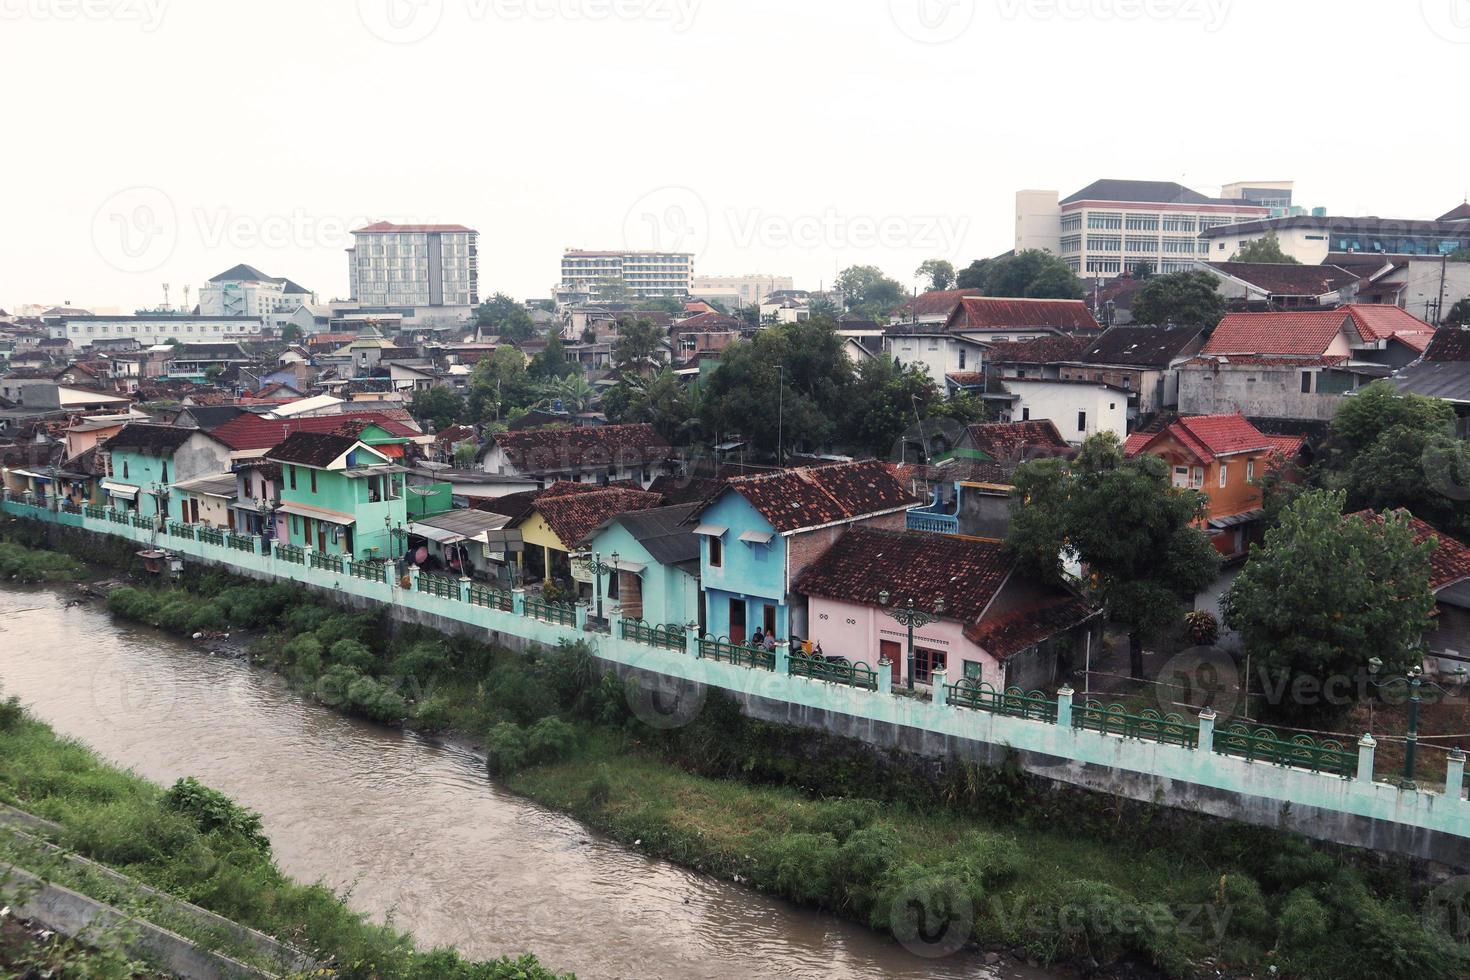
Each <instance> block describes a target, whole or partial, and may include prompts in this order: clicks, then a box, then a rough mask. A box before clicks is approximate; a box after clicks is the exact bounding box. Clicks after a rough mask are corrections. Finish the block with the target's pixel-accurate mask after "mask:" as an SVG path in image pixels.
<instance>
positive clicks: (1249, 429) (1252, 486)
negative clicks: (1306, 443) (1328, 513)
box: [1124, 413, 1302, 558]
mask: <svg viewBox="0 0 1470 980" xmlns="http://www.w3.org/2000/svg"><path fill="white" fill-rule="evenodd" d="M1301 448H1302V438H1301V436H1272V435H1267V434H1265V433H1264V432H1262V431H1261V430H1259V429H1257V428H1256V427H1255V426H1254V425H1251V424H1250V422H1249V421H1248V420H1247V419H1246V417H1245V416H1243V415H1241V414H1239V413H1236V414H1233V415H1194V416H1186V417H1182V418H1179V419H1177V420H1175V421H1174V422H1172V423H1171V424H1170V425H1169V426H1168V427H1167V428H1165V429H1163V430H1162V431H1160V432H1135V433H1134V434H1133V435H1131V436H1129V437H1128V441H1127V443H1126V444H1125V445H1124V452H1125V453H1126V454H1127V455H1128V456H1130V457H1131V456H1137V455H1138V454H1139V453H1149V454H1150V455H1153V456H1158V457H1159V458H1160V459H1162V460H1164V462H1166V463H1168V464H1169V470H1170V472H1171V473H1172V475H1173V483H1174V486H1176V487H1181V488H1188V489H1191V490H1198V491H1200V492H1201V493H1203V494H1205V495H1206V496H1207V497H1208V498H1209V504H1208V509H1207V511H1206V515H1205V519H1204V521H1203V522H1202V526H1203V527H1204V528H1205V529H1206V530H1207V531H1209V533H1210V538H1211V540H1212V541H1213V543H1214V545H1215V549H1216V550H1217V551H1219V552H1220V553H1221V554H1222V555H1225V556H1226V557H1227V558H1229V557H1235V556H1237V555H1243V554H1245V552H1246V549H1247V547H1248V546H1249V543H1250V541H1251V540H1252V537H1253V534H1254V533H1256V532H1257V531H1258V529H1259V525H1260V520H1261V518H1262V517H1263V516H1264V510H1263V504H1262V498H1261V488H1260V485H1259V481H1260V479H1261V477H1263V476H1265V474H1266V468H1267V467H1268V466H1269V465H1270V464H1271V462H1272V457H1273V456H1278V457H1284V458H1287V459H1291V458H1294V457H1295V456H1296V455H1297V454H1298V453H1299V452H1300V451H1301Z"/></svg>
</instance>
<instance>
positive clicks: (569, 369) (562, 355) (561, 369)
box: [526, 330, 577, 380]
mask: <svg viewBox="0 0 1470 980" xmlns="http://www.w3.org/2000/svg"><path fill="white" fill-rule="evenodd" d="M526 373H528V374H529V375H530V376H531V377H533V378H539V379H542V380H545V379H549V378H564V377H566V376H567V375H569V374H576V373H577V365H576V364H574V363H573V362H572V361H571V360H569V359H568V358H567V349H566V345H565V344H563V343H562V342H561V333H560V332H559V331H555V330H553V331H552V332H551V336H549V337H547V338H546V349H545V350H543V351H542V352H541V353H539V354H537V355H536V356H535V357H533V358H531V363H530V364H529V365H527V366H526Z"/></svg>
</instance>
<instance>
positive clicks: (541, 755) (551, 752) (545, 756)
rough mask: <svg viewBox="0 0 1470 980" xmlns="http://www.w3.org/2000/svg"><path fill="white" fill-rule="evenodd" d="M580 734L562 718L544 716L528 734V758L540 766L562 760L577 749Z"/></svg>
mask: <svg viewBox="0 0 1470 980" xmlns="http://www.w3.org/2000/svg"><path fill="white" fill-rule="evenodd" d="M578 734H579V733H578V732H577V729H576V728H574V727H572V726H571V725H569V724H567V723H566V722H564V721H562V720H561V719H560V718H542V719H541V720H540V721H538V722H536V724H534V725H532V726H531V730H530V732H529V733H528V734H527V736H526V753H527V759H528V760H529V761H530V762H532V763H533V764H535V765H538V766H539V765H547V764H549V763H553V762H560V761H561V760H562V759H565V758H566V757H567V756H569V755H571V754H572V751H573V750H574V749H576V747H577V741H578Z"/></svg>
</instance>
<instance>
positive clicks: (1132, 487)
mask: <svg viewBox="0 0 1470 980" xmlns="http://www.w3.org/2000/svg"><path fill="white" fill-rule="evenodd" d="M1013 482H1014V483H1015V490H1014V491H1013V496H1014V498H1015V501H1016V505H1015V508H1014V512H1013V516H1012V520H1011V528H1010V532H1009V535H1008V537H1007V544H1008V545H1009V547H1010V548H1011V549H1012V551H1013V552H1014V553H1015V554H1016V556H1017V560H1018V563H1019V564H1020V565H1022V566H1023V567H1025V568H1027V569H1029V570H1030V571H1031V572H1033V573H1034V574H1037V575H1039V576H1041V577H1042V578H1043V579H1049V580H1052V581H1060V580H1061V578H1062V562H1063V560H1064V556H1069V557H1072V558H1075V559H1076V560H1078V561H1080V562H1081V563H1082V564H1083V565H1084V566H1085V567H1086V569H1087V572H1088V574H1089V576H1090V577H1089V582H1090V584H1091V588H1092V590H1093V591H1094V593H1095V594H1096V595H1097V596H1098V597H1099V598H1100V599H1102V601H1103V602H1104V603H1106V605H1107V607H1108V612H1109V615H1110V616H1111V617H1112V618H1113V620H1114V621H1115V622H1118V623H1121V624H1123V625H1124V626H1125V627H1126V628H1127V629H1128V633H1129V647H1130V667H1131V669H1132V671H1133V675H1134V676H1135V677H1139V676H1142V674H1143V644H1144V642H1146V641H1147V640H1149V639H1151V638H1152V637H1154V636H1157V635H1158V634H1159V633H1161V632H1162V631H1163V630H1165V629H1166V628H1167V627H1168V626H1169V625H1170V624H1171V623H1174V622H1176V621H1177V620H1178V618H1179V616H1180V614H1181V611H1182V608H1183V604H1184V602H1185V601H1186V600H1188V599H1190V598H1192V597H1193V596H1194V595H1196V594H1197V593H1198V592H1199V591H1200V590H1201V589H1203V588H1205V586H1207V585H1209V584H1210V583H1211V582H1213V581H1214V580H1215V576H1216V575H1217V574H1218V572H1219V568H1220V555H1219V553H1218V552H1217V551H1216V550H1215V549H1214V547H1213V546H1212V545H1211V544H1210V541H1209V538H1207V537H1206V536H1205V534H1204V532H1203V531H1201V530H1200V529H1199V528H1198V527H1196V526H1195V522H1196V521H1197V520H1198V519H1199V518H1200V517H1201V516H1202V515H1203V514H1204V512H1205V497H1204V496H1203V495H1202V494H1200V493H1198V492H1196V491H1193V490H1181V489H1178V488H1175V487H1173V486H1171V484H1170V479H1169V469H1168V466H1167V464H1166V463H1165V462H1164V461H1163V460H1161V459H1159V458H1158V457H1156V456H1151V455H1147V454H1144V455H1140V456H1138V457H1136V458H1134V459H1131V460H1129V459H1125V458H1124V456H1123V448H1122V446H1121V445H1120V444H1119V442H1118V439H1117V437H1116V436H1115V435H1113V434H1112V433H1106V432H1105V433H1100V434H1098V435H1095V436H1093V437H1091V438H1090V439H1088V440H1087V442H1085V443H1084V444H1083V446H1082V451H1081V452H1080V453H1079V454H1078V456H1077V458H1076V459H1075V460H1072V461H1070V462H1068V461H1066V460H1061V459H1043V460H1036V461H1033V462H1028V463H1023V464H1021V466H1019V467H1018V468H1017V469H1016V473H1015V476H1014V477H1013ZM1120 528H1126V529H1128V531H1127V533H1119V529H1120Z"/></svg>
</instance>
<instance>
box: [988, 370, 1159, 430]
mask: <svg viewBox="0 0 1470 980" xmlns="http://www.w3.org/2000/svg"><path fill="white" fill-rule="evenodd" d="M1005 386H1006V387H1007V388H1008V389H1010V392H1011V398H1012V401H1011V409H1010V419H1008V420H1007V421H1013V422H1026V421H1032V420H1040V419H1050V420H1051V421H1052V423H1053V424H1054V425H1055V426H1056V427H1057V431H1058V432H1060V433H1061V434H1062V438H1063V439H1066V440H1067V441H1068V442H1069V443H1072V444H1073V445H1078V444H1080V443H1082V442H1083V441H1084V440H1085V439H1087V438H1088V437H1089V436H1094V435H1097V434H1098V433H1099V432H1111V433H1113V434H1114V435H1116V436H1117V437H1118V441H1119V442H1122V441H1123V440H1124V439H1127V438H1128V399H1129V398H1131V397H1135V395H1136V393H1133V392H1129V391H1128V390H1127V389H1125V388H1120V387H1115V386H1113V385H1110V384H1106V383H1104V382H1101V381H1062V380H1060V379H1048V380H1043V379H1041V378H1007V379H1006V381H1005Z"/></svg>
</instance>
